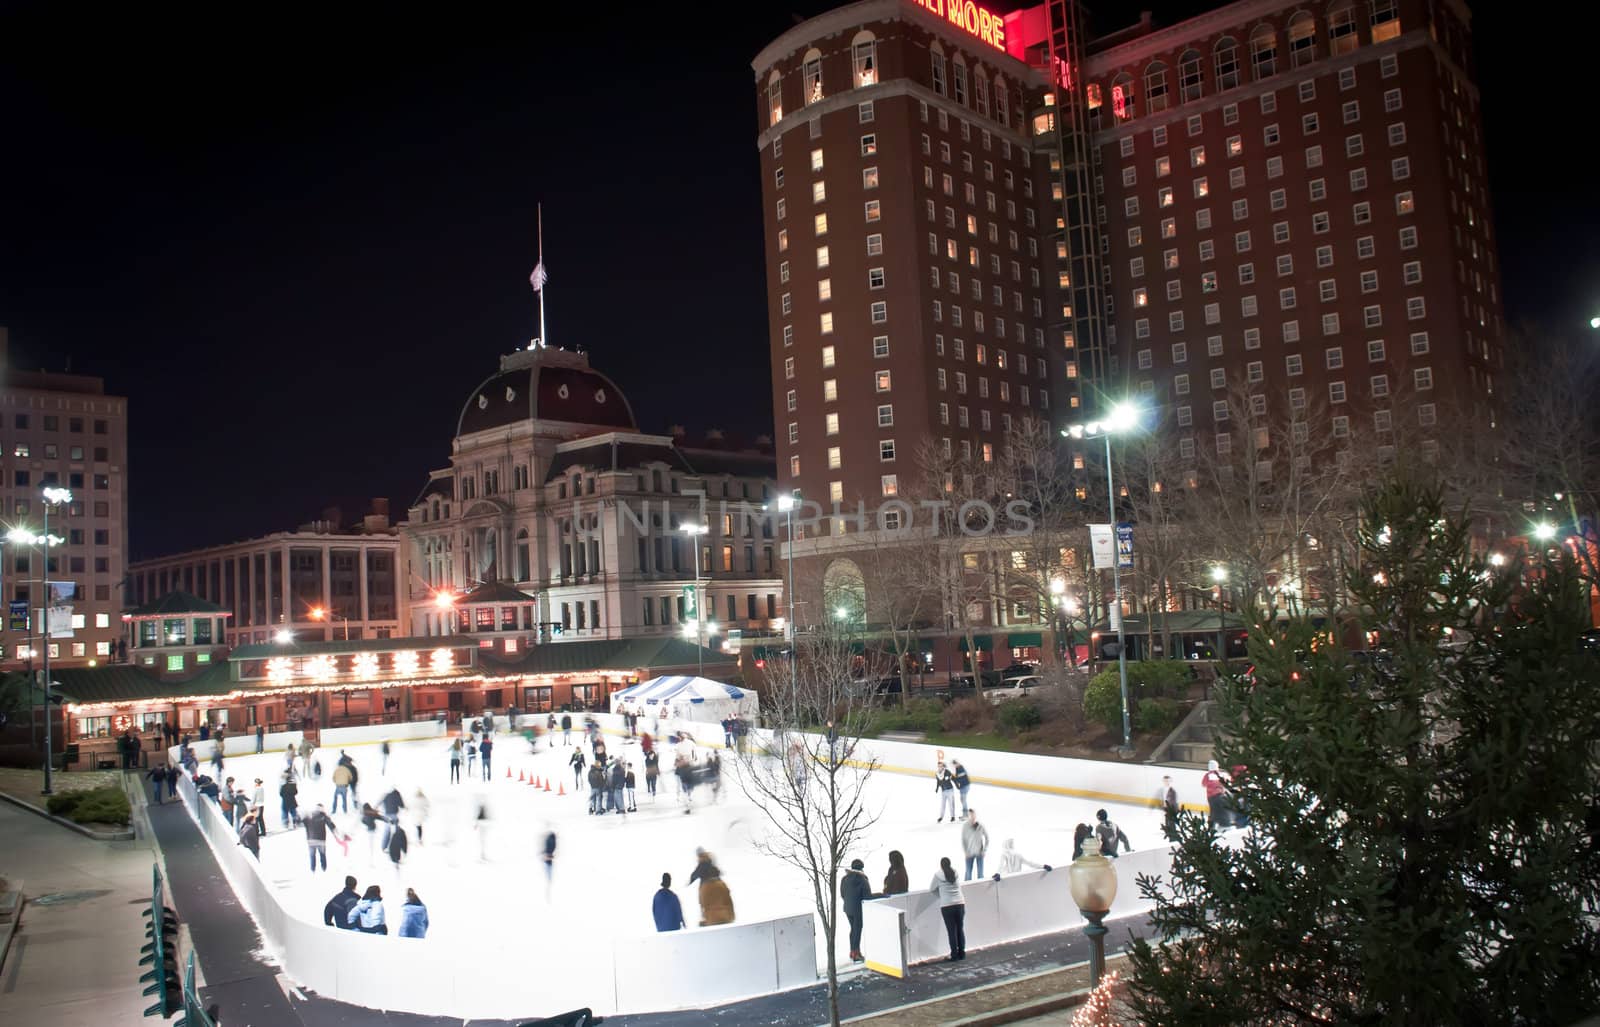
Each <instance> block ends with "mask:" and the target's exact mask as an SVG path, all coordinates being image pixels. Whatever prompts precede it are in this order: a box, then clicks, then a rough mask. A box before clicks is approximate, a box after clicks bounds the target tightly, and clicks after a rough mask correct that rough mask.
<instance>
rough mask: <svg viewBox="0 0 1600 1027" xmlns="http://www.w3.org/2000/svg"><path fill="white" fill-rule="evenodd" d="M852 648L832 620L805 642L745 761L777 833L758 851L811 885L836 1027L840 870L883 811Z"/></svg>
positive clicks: (750, 784)
mask: <svg viewBox="0 0 1600 1027" xmlns="http://www.w3.org/2000/svg"><path fill="white" fill-rule="evenodd" d="M840 623H841V624H843V623H845V622H840ZM853 642H854V635H853V633H852V632H850V631H848V630H847V629H846V628H844V627H841V626H840V625H839V624H828V623H826V622H824V623H822V624H819V625H818V628H817V630H815V631H813V632H808V633H806V634H803V635H800V636H798V637H797V638H796V642H795V658H794V660H793V661H791V662H788V663H785V664H782V665H780V666H778V667H776V668H774V669H773V670H771V671H770V672H769V673H768V677H767V685H768V692H769V695H770V697H771V700H772V702H771V705H770V707H769V708H768V709H767V710H766V711H765V719H766V721H767V724H768V727H769V728H770V734H769V736H768V737H769V742H768V744H767V745H766V746H765V747H764V748H763V747H751V748H750V749H749V750H748V751H745V752H741V753H740V754H739V755H738V759H739V763H740V769H741V771H742V772H741V773H740V774H739V785H740V788H741V789H742V790H743V791H744V793H745V795H746V796H747V797H748V798H749V799H750V801H751V802H752V803H753V804H754V805H755V807H756V808H757V809H758V810H760V811H761V814H762V815H763V816H764V817H765V818H766V819H767V822H768V824H769V825H770V826H771V828H772V830H771V831H770V833H768V834H767V835H766V836H765V837H764V838H760V839H758V840H757V842H756V846H757V848H759V849H760V850H761V851H763V852H765V853H767V854H768V855H771V856H773V857H775V858H777V859H780V860H782V861H784V862H785V863H788V864H789V865H790V866H793V867H795V868H796V869H798V870H799V871H800V872H801V873H803V874H805V875H806V878H807V880H809V881H810V883H811V891H812V897H813V899H814V900H815V908H816V913H817V917H818V919H819V920H821V922H822V932H823V935H824V947H825V951H826V953H827V960H828V1013H829V1022H830V1023H832V1024H838V1023H839V963H838V945H837V940H836V934H837V929H838V925H839V882H840V878H841V876H842V868H843V867H845V866H846V865H847V864H846V858H847V857H848V856H849V855H850V853H851V851H852V850H854V849H855V848H856V846H857V845H858V844H859V843H860V842H861V841H862V839H863V838H864V836H865V835H866V833H867V832H868V831H869V830H871V828H872V825H873V824H874V823H876V822H877V820H878V817H879V815H880V814H881V812H882V811H881V809H874V808H873V807H872V806H871V804H870V802H869V797H868V794H867V786H868V783H869V782H870V780H871V778H872V775H873V772H874V771H875V770H876V769H877V766H878V762H877V759H876V758H874V757H873V756H871V755H870V754H868V753H866V752H865V751H863V750H861V749H860V748H859V746H860V742H861V737H862V735H863V733H864V732H865V730H866V728H867V726H868V719H869V717H870V715H871V710H872V695H871V691H870V690H864V689H861V688H859V687H858V686H856V685H855V683H854V682H853V681H852V674H851V668H852V665H853V662H854V653H853V652H852V649H853Z"/></svg>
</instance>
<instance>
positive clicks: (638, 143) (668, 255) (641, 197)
mask: <svg viewBox="0 0 1600 1027" xmlns="http://www.w3.org/2000/svg"><path fill="white" fill-rule="evenodd" d="M339 6H340V5H332V4H322V5H317V6H316V7H306V8H303V9H302V8H296V7H292V6H286V5H278V6H269V7H251V8H238V9H235V10H237V11H240V12H246V13H248V15H249V19H251V20H247V19H245V18H244V17H242V16H241V15H239V14H233V15H230V16H229V17H228V18H224V17H221V16H219V15H218V14H217V13H215V12H217V11H218V10H220V8H216V7H214V6H213V7H210V8H202V7H194V8H182V7H177V6H168V5H138V6H134V5H119V6H116V7H111V6H105V7H96V6H94V5H64V4H59V3H49V4H20V5H19V4H10V5H6V6H4V7H3V8H0V10H3V12H4V13H3V14H0V38H4V39H5V40H6V48H5V55H4V57H3V58H0V140H3V145H0V196H3V201H0V202H3V203H4V216H3V219H0V324H4V325H8V326H9V327H10V330H11V358H12V363H13V364H14V365H15V366H18V367H28V368H33V367H41V366H43V367H48V368H51V369H57V370H59V369H62V368H64V367H66V366H67V365H68V364H69V363H70V367H71V369H72V370H74V371H80V372H84V373H91V374H98V375H102V376H104V377H105V378H106V380H107V384H108V387H109V388H110V389H112V390H113V391H116V392H119V393H121V394H124V395H126V396H128V397H130V400H131V404H130V411H131V417H130V423H131V456H130V479H129V480H130V483H131V484H130V494H131V511H132V512H131V525H132V532H133V539H132V548H133V552H134V555H135V556H136V557H140V556H149V555H156V554H159V553H164V552H172V551H176V550H180V549H185V548H190V547H193V546H198V545H204V544H212V543H218V542H224V541H228V540H231V539H237V538H245V537H249V536H252V535H256V534H261V533H264V532H267V531H273V530H279V529H284V528H291V527H293V526H295V525H296V524H298V523H300V522H302V521H304V520H307V519H310V518H311V517H314V516H316V515H317V514H318V513H319V512H320V511H321V509H322V508H323V507H324V506H326V505H330V504H342V505H344V506H345V508H346V510H347V512H349V513H350V514H355V513H358V512H360V508H361V506H362V504H363V503H364V502H365V499H366V497H369V496H389V497H392V498H393V499H394V501H395V508H396V512H397V513H399V512H400V511H401V510H403V508H404V506H405V504H406V503H408V502H409V501H410V499H411V498H412V497H413V496H414V495H415V494H416V492H417V490H418V489H419V488H420V486H421V484H422V482H423V480H424V477H425V475H426V473H427V471H428V470H429V469H430V468H432V467H437V466H441V465H444V464H445V463H447V462H448V456H449V445H450V437H451V434H452V431H453V429H454V425H455V418H456V415H457V413H458V412H459V409H460V405H461V403H462V402H463V400H464V399H465V398H466V396H467V394H468V392H469V390H471V388H472V387H473V386H474V385H476V384H477V383H478V382H479V381H480V380H481V379H482V378H483V377H485V376H486V375H488V374H489V373H490V372H491V371H492V370H493V369H494V368H495V361H496V359H497V357H498V356H499V355H500V354H501V353H504V352H507V351H509V350H510V349H513V348H515V347H517V346H519V345H525V344H526V343H527V340H528V339H529V338H531V337H532V336H533V335H534V334H536V331H537V328H536V326H537V312H536V311H537V308H536V305H535V302H534V298H533V295H532V293H531V291H530V290H529V288H528V284H527V276H528V272H529V270H530V269H531V268H532V266H533V262H534V259H535V244H534V232H535V216H534V205H535V203H536V202H538V201H541V200H542V201H543V202H544V204H545V255H546V264H547V267H548V268H549V270H550V274H551V281H550V286H549V296H550V307H549V335H550V339H551V341H552V342H554V343H556V344H560V345H565V346H568V347H572V346H581V347H583V348H585V349H587V350H589V352H590V355H591V359H592V360H593V361H594V363H595V365H596V366H597V367H599V368H601V369H602V370H605V371H606V372H607V373H609V374H610V375H612V376H613V377H614V378H615V379H616V380H617V381H618V384H619V385H620V386H621V387H622V388H623V389H624V391H626V392H627V394H628V396H629V398H630V399H631V401H632V403H633V406H634V409H635V412H636V414H637V415H638V417H639V419H640V422H641V427H643V428H645V429H646V430H659V429H663V428H665V427H666V426H667V425H669V424H672V423H684V424H686V425H688V426H689V427H690V428H691V430H697V429H703V428H707V427H723V428H726V429H728V430H730V431H734V432H741V433H745V434H748V435H753V434H755V433H757V432H768V431H770V430H771V402H770V394H769V386H768V380H767V375H768V360H767V343H766V338H767V325H766V301H765V296H764V276H763V264H762V261H763V256H762V251H761V243H762V239H761V223H760V217H759V212H760V182H759V180H758V176H757V164H756V154H755V150H754V144H753V141H754V135H755V131H756V114H755V100H754V91H753V85H752V83H753V76H752V72H751V70H750V60H751V58H752V57H753V56H754V55H755V53H756V51H757V50H759V49H760V47H761V46H762V45H764V44H765V43H766V42H767V41H769V40H770V39H771V38H772V37H774V36H775V35H777V34H778V33H780V32H782V31H783V30H784V29H785V28H786V27H788V26H789V25H791V24H792V23H793V19H792V18H791V17H790V15H789V13H788V12H790V11H795V12H797V13H799V14H806V15H809V14H815V13H818V12H819V11H821V10H825V9H827V8H828V7H831V6H834V4H830V3H809V4H803V5H795V4H789V5H785V6H778V5H772V4H768V3H753V4H750V5H748V6H747V7H746V8H745V9H744V10H743V11H742V12H740V11H739V9H738V8H725V7H723V6H722V5H706V6H704V7H701V8H695V7H692V6H691V7H685V6H682V5H668V6H656V5H649V6H646V5H631V4H616V5H612V6H611V7H609V8H605V7H601V8H596V7H589V6H587V5H577V4H573V5H570V7H569V9H570V10H572V11H575V12H579V13H580V14H581V15H582V18H581V20H580V19H579V18H578V17H576V16H573V15H566V16H562V15H549V14H547V13H541V15H540V19H541V20H539V21H532V20H529V21H505V20H503V17H504V16H503V15H501V14H500V13H498V12H489V11H486V10H484V11H474V10H473V9H471V8H470V7H469V8H461V9H460V10H459V11H458V10H457V9H455V8H448V9H446V8H434V9H432V13H431V14H430V16H429V18H428V19H427V20H417V19H415V18H414V17H413V16H412V15H411V14H409V13H404V14H401V15H399V16H396V15H394V14H392V13H391V12H393V11H402V12H409V11H410V10H412V9H411V8H406V7H404V6H396V7H391V8H387V9H380V8H377V7H374V6H370V5H363V7H362V8H361V14H362V15H364V16H363V17H360V18H358V17H356V15H355V13H354V8H353V7H352V13H344V14H337V15H334V16H332V17H331V19H330V15H329V13H328V12H329V11H331V10H335V9H337V8H338V7H339ZM994 6H995V9H999V10H1004V9H1008V8H1010V7H1015V6H1018V5H1017V4H1001V3H997V4H995V5H994ZM1140 6H1141V5H1139V4H1137V3H1129V4H1118V3H1111V2H1107V3H1103V4H1101V5H1099V9H1100V10H1102V11H1104V12H1106V14H1105V15H1104V16H1103V19H1102V20H1103V21H1104V22H1106V23H1110V24H1114V25H1120V24H1125V23H1127V22H1130V21H1132V20H1134V19H1135V18H1136V17H1137V12H1138V9H1139V7H1140ZM1144 6H1155V7H1156V8H1157V10H1158V14H1159V15H1167V16H1169V17H1170V16H1175V15H1179V14H1182V13H1184V12H1185V11H1186V10H1188V11H1192V10H1195V9H1199V8H1203V7H1204V6H1205V5H1197V4H1194V3H1168V4H1165V5H1163V4H1155V5H1149V4H1146V5H1144ZM1479 7H1480V8H1482V9H1480V10H1479V11H1478V18H1477V22H1476V36H1477V39H1478V48H1479V55H1480V63H1481V67H1480V80H1481V85H1482V87H1483V92H1484V97H1485V105H1486V110H1487V116H1486V120H1487V129H1486V130H1487V135H1488V150H1489V155H1490V166H1491V185H1492V188H1493V194H1494V200H1495V203H1496V223H1497V226H1498V228H1499V230H1500V233H1501V258H1502V262H1503V264H1504V267H1505V278H1506V294H1507V299H1508V305H1509V312H1510V316H1511V319H1512V320H1513V321H1514V322H1515V321H1522V322H1541V323H1545V324H1548V325H1549V326H1551V327H1561V328H1563V329H1564V328H1567V327H1570V325H1572V324H1574V323H1577V322H1578V320H1580V319H1586V318H1587V317H1588V314H1589V306H1590V304H1591V303H1593V304H1597V305H1600V297H1597V296H1595V294H1594V290H1593V287H1592V283H1593V280H1594V273H1595V271H1596V265H1597V263H1600V261H1597V251H1596V245H1595V240H1594V230H1595V228H1596V222H1597V220H1600V218H1597V214H1596V203H1595V200H1594V199H1593V196H1592V191H1593V190H1592V187H1591V184H1590V179H1591V178H1592V174H1591V173H1590V171H1591V169H1592V160H1591V158H1590V157H1589V150H1590V143H1589V133H1588V132H1587V131H1586V129H1585V128H1584V126H1583V125H1582V124H1581V123H1580V122H1579V121H1574V120H1571V119H1572V117H1573V113H1572V111H1571V110H1570V109H1569V106H1570V105H1576V104H1579V103H1581V102H1582V98H1583V97H1584V96H1586V95H1588V89H1587V85H1588V83H1587V82H1586V81H1585V82H1579V81H1578V78H1577V76H1578V74H1579V71H1580V69H1585V68H1586V65H1585V64H1584V62H1583V61H1582V60H1581V59H1579V57H1578V56H1577V55H1576V54H1575V53H1574V54H1570V55H1569V54H1551V53H1550V52H1548V51H1547V50H1546V51H1543V52H1541V51H1539V50H1538V49H1536V48H1537V47H1541V46H1543V47H1548V46H1552V45H1555V46H1561V45H1573V44H1575V43H1576V41H1577V40H1576V37H1577V34H1576V33H1574V34H1572V37H1573V42H1572V43H1564V41H1563V40H1562V39H1561V37H1560V35H1559V34H1552V33H1550V32H1548V31H1547V25H1543V24H1541V23H1540V22H1539V20H1538V19H1530V18H1527V17H1525V16H1524V17H1519V16H1517V14H1516V12H1515V10H1513V9H1511V8H1513V5H1510V4H1503V3H1494V4H1480V5H1479ZM553 8H554V5H549V4H538V5H530V7H529V8H527V9H529V10H538V11H540V12H547V11H548V10H550V9H553ZM416 10H422V9H421V8H417V9H416ZM635 12H636V13H635ZM230 19H231V20H230ZM630 19H631V20H630Z"/></svg>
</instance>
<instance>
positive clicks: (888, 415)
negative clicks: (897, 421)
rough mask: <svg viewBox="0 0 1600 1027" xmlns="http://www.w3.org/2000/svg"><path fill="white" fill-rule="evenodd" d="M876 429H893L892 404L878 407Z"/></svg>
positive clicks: (883, 404)
mask: <svg viewBox="0 0 1600 1027" xmlns="http://www.w3.org/2000/svg"><path fill="white" fill-rule="evenodd" d="M878 427H880V428H893V427H894V404H892V403H882V404H879V406H878Z"/></svg>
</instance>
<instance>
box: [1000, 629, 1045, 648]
mask: <svg viewBox="0 0 1600 1027" xmlns="http://www.w3.org/2000/svg"><path fill="white" fill-rule="evenodd" d="M1006 645H1008V646H1010V647H1011V648H1013V649H1022V648H1026V647H1027V646H1040V645H1044V636H1043V635H1042V634H1040V633H1039V632H1037V631H1013V632H1011V633H1010V634H1009V635H1007V636H1006Z"/></svg>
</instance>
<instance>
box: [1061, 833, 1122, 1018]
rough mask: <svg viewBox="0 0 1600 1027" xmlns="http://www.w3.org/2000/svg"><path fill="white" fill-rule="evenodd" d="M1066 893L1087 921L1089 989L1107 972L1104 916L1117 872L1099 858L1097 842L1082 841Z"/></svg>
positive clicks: (1111, 899)
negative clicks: (1070, 896) (1081, 849)
mask: <svg viewBox="0 0 1600 1027" xmlns="http://www.w3.org/2000/svg"><path fill="white" fill-rule="evenodd" d="M1067 890H1068V891H1070V892H1071V893H1072V901H1073V902H1074V903H1075V904H1076V905H1077V907H1078V912H1080V913H1082V914H1083V918H1084V919H1085V920H1087V921H1089V926H1088V927H1085V928H1084V929H1083V933H1084V934H1085V935H1087V936H1088V938H1089V986H1090V987H1091V988H1097V987H1099V986H1100V978H1101V977H1103V976H1104V975H1105V972H1106V926H1105V923H1104V921H1105V918H1106V914H1107V913H1109V912H1111V903H1112V902H1114V901H1115V900H1116V897H1117V868H1116V865H1115V864H1114V863H1112V862H1111V860H1109V859H1106V858H1105V857H1104V856H1102V855H1101V854H1100V839H1099V838H1097V837H1096V836H1095V835H1092V834H1091V835H1090V836H1089V837H1088V838H1085V839H1084V842H1083V855H1081V856H1079V857H1078V858H1077V859H1075V860H1073V861H1072V865H1071V866H1069V867H1067Z"/></svg>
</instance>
